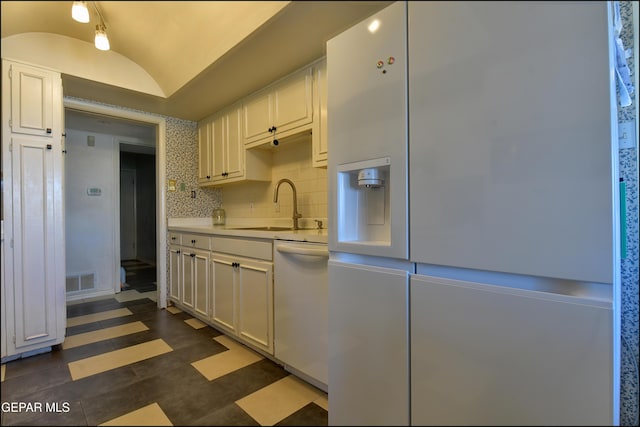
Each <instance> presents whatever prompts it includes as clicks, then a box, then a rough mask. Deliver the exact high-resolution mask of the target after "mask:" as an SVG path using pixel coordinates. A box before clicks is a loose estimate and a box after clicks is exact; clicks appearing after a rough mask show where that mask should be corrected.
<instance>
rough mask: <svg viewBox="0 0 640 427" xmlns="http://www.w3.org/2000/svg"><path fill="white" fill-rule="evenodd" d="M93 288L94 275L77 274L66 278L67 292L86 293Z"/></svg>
mask: <svg viewBox="0 0 640 427" xmlns="http://www.w3.org/2000/svg"><path fill="white" fill-rule="evenodd" d="M94 288H95V274H94V273H78V274H74V275H71V276H67V292H78V291H86V290H87V289H94Z"/></svg>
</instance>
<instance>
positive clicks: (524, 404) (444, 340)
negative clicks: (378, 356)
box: [411, 275, 617, 425]
mask: <svg viewBox="0 0 640 427" xmlns="http://www.w3.org/2000/svg"><path fill="white" fill-rule="evenodd" d="M612 322H613V315H612V308H611V303H610V302H598V301H593V300H588V299H586V298H579V297H572V296H566V295H558V294H551V293H545V292H536V291H529V290H523V289H513V288H506V287H501V286H493V285H488V284H484V283H476V282H466V281H459V280H451V279H443V278H439V277H432V276H421V275H412V276H411V420H412V423H413V424H414V425H612V423H613V425H615V424H616V422H617V420H615V419H614V415H613V414H614V411H613V396H614V386H613V369H612V368H611V367H612V366H613V346H612V340H613V337H612V332H611V331H612V330H613V327H612Z"/></svg>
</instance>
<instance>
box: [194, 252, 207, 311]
mask: <svg viewBox="0 0 640 427" xmlns="http://www.w3.org/2000/svg"><path fill="white" fill-rule="evenodd" d="M193 264H194V268H193V291H194V294H195V295H194V300H195V304H194V309H195V311H196V313H198V314H200V315H202V316H205V317H209V253H208V252H205V251H196V252H195V257H193Z"/></svg>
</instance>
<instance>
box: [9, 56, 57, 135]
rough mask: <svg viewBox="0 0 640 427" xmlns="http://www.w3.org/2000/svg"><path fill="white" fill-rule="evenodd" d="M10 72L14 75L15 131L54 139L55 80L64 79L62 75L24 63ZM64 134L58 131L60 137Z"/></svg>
mask: <svg viewBox="0 0 640 427" xmlns="http://www.w3.org/2000/svg"><path fill="white" fill-rule="evenodd" d="M9 73H10V76H11V131H12V132H14V133H23V134H30V135H38V136H46V137H52V136H53V134H54V129H53V126H54V117H53V114H54V113H53V110H54V108H53V98H54V88H55V84H54V79H57V80H60V76H59V75H58V74H57V73H54V72H50V71H47V70H42V69H39V68H34V67H30V66H27V65H23V64H11V68H10V71H9ZM55 83H56V84H57V85H59V84H60V83H59V82H55ZM56 123H59V121H56ZM61 132H62V129H56V130H55V133H57V134H58V135H59V134H60V133H61Z"/></svg>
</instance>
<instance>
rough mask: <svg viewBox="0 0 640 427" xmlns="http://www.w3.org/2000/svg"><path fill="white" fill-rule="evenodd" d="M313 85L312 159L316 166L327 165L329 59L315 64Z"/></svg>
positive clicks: (312, 163) (313, 164)
mask: <svg viewBox="0 0 640 427" xmlns="http://www.w3.org/2000/svg"><path fill="white" fill-rule="evenodd" d="M314 73H315V79H314V85H313V112H314V118H313V131H312V137H311V141H312V146H313V151H312V159H311V165H312V166H314V167H325V168H326V167H327V153H328V147H327V60H326V58H325V59H323V60H322V61H320V62H318V63H317V65H316V66H315V70H314Z"/></svg>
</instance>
